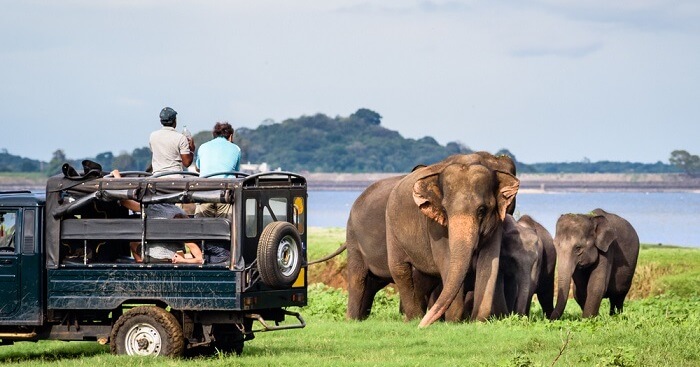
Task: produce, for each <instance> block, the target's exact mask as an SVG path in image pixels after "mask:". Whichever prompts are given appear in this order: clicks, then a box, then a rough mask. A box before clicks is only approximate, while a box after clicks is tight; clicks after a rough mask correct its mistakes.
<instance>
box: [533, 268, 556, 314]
mask: <svg viewBox="0 0 700 367" xmlns="http://www.w3.org/2000/svg"><path fill="white" fill-rule="evenodd" d="M536 293H537V300H538V301H539V303H540V306H542V311H543V312H544V314H545V316H546V317H547V318H549V317H550V316H551V315H552V311H554V277H553V276H552V277H549V276H547V277H544V278H540V282H539V284H538V285H537V291H536Z"/></svg>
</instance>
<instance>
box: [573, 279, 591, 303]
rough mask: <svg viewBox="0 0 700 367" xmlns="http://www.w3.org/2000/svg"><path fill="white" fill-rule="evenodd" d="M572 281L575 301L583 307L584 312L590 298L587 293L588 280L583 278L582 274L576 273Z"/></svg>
mask: <svg viewBox="0 0 700 367" xmlns="http://www.w3.org/2000/svg"><path fill="white" fill-rule="evenodd" d="M572 280H573V293H574V299H575V300H576V303H578V305H579V306H580V307H581V310H583V309H584V307H585V306H586V298H587V296H588V294H587V293H586V291H587V290H588V278H587V277H584V276H581V275H580V274H576V273H574V276H573V277H572Z"/></svg>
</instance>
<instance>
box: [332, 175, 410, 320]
mask: <svg viewBox="0 0 700 367" xmlns="http://www.w3.org/2000/svg"><path fill="white" fill-rule="evenodd" d="M403 177H404V176H396V177H389V178H385V179H382V180H379V181H377V182H375V183H373V184H371V185H370V186H368V187H367V189H365V191H363V192H362V194H360V196H358V197H357V199H356V200H355V202H354V203H353V204H352V207H351V208H350V216H349V217H348V223H347V226H346V229H345V230H346V232H345V246H346V248H347V251H348V265H347V281H348V308H347V312H346V316H347V318H349V319H353V320H363V319H366V318H367V317H368V316H369V314H370V312H371V309H372V303H373V302H374V296H375V295H376V294H377V292H378V291H379V290H380V289H382V288H384V287H386V286H387V285H388V284H389V283H391V282H393V279H392V278H391V273H389V267H388V266H387V255H386V226H385V222H384V216H385V212H386V203H387V199H388V198H389V193H390V192H391V190H392V189H393V188H394V186H395V185H396V184H397V183H398V182H399V181H400V180H401V179H402V178H403Z"/></svg>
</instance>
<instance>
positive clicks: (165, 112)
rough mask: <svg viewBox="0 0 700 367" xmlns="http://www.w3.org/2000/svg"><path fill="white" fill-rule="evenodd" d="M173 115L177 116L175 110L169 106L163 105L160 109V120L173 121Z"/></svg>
mask: <svg viewBox="0 0 700 367" xmlns="http://www.w3.org/2000/svg"><path fill="white" fill-rule="evenodd" d="M175 116H177V112H175V110H173V109H172V108H170V107H165V108H163V109H162V110H161V111H160V122H171V121H175Z"/></svg>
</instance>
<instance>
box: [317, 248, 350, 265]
mask: <svg viewBox="0 0 700 367" xmlns="http://www.w3.org/2000/svg"><path fill="white" fill-rule="evenodd" d="M346 248H348V246H347V245H346V244H342V245H341V246H340V247H338V249H337V250H335V251H334V252H333V253H332V254H330V255H328V256H326V257H323V258H321V259H318V260H314V261H310V262H309V263H308V264H307V265H314V264H318V263H322V262H326V261H328V260H330V259H332V258H334V257H336V256H338V255H340V254H341V253H342V252H343V251H345V249H346Z"/></svg>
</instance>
